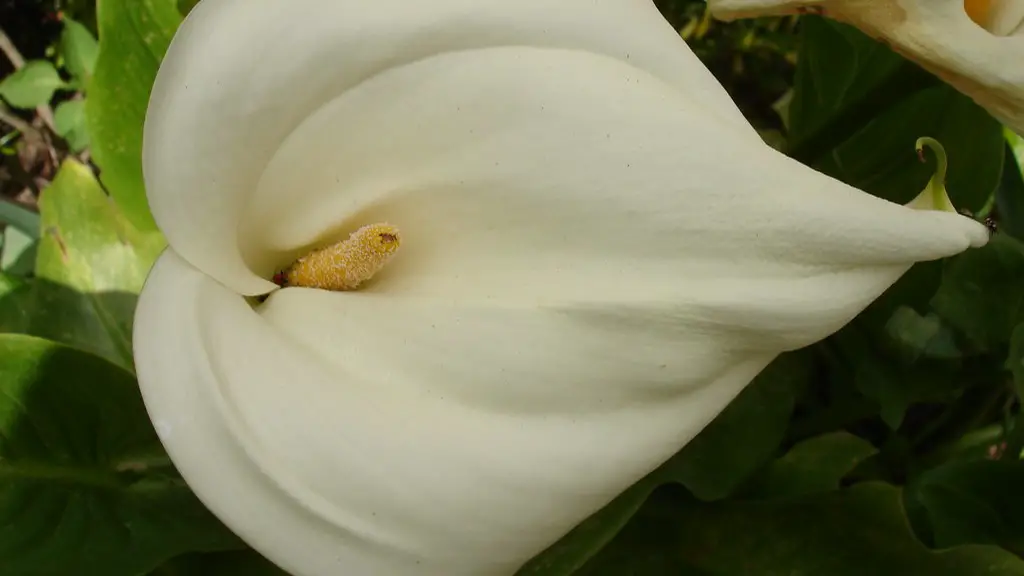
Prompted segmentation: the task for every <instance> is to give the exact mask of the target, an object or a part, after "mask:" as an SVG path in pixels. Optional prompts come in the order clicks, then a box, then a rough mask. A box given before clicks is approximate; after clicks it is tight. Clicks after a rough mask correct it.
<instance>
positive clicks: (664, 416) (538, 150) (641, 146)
mask: <svg viewBox="0 0 1024 576" xmlns="http://www.w3.org/2000/svg"><path fill="white" fill-rule="evenodd" d="M144 167H145V175H146V183H147V189H148V195H149V201H150V204H151V206H152V210H153V213H154V216H155V218H156V221H157V223H158V224H159V226H160V227H161V229H162V230H163V231H164V232H165V234H166V236H167V238H168V240H169V245H170V248H169V249H168V251H167V252H166V253H165V254H164V255H163V256H161V258H160V259H159V261H158V262H157V264H156V266H155V268H154V270H153V271H152V273H151V275H150V278H149V279H148V281H147V283H146V286H145V289H144V291H143V293H142V296H141V299H140V302H139V307H138V311H137V316H136V328H135V351H136V363H137V369H138V373H139V378H140V385H141V387H142V392H143V395H144V397H145V401H146V404H147V407H148V409H149V411H150V415H151V417H152V419H153V421H154V423H155V425H156V427H157V430H158V431H159V433H160V435H161V438H162V441H163V442H164V444H165V446H166V448H167V450H168V452H169V454H170V455H171V457H172V458H173V460H174V462H175V463H176V465H177V466H178V467H179V469H180V471H181V472H182V474H183V475H184V477H185V479H186V480H187V481H188V483H189V484H190V485H191V486H192V488H193V489H194V490H195V491H196V493H197V494H198V495H199V497H200V498H201V499H202V500H203V501H204V502H205V503H206V504H207V505H208V506H209V507H210V508H211V509H212V510H213V511H214V512H215V513H216V514H217V515H218V516H219V517H220V518H221V519H223V521H224V522H225V523H226V524H227V525H228V526H229V527H231V528H232V529H233V530H235V531H236V532H237V533H238V534H239V535H240V536H241V537H242V538H244V539H245V540H246V541H247V542H248V543H250V544H251V545H252V546H254V547H255V548H256V549H257V550H259V551H260V552H262V553H263V554H264V555H266V556H267V557H268V558H270V559H271V560H273V561H274V562H276V563H277V564H279V565H280V566H281V567H283V568H284V569H286V570H288V571H289V572H291V573H293V574H295V575H297V576H335V575H337V574H346V575H356V576H374V575H376V576H406V575H409V576H411V575H434V576H488V575H500V576H508V575H510V574H512V573H514V572H515V571H516V570H517V569H518V568H519V567H520V566H521V565H522V564H523V563H524V562H526V561H527V560H528V559H530V558H531V557H532V556H534V555H535V554H537V553H538V552H540V551H541V550H543V549H544V548H545V547H546V546H548V545H549V544H551V543H552V542H554V541H555V540H557V539H558V538H559V537H561V536H562V535H563V534H565V533H566V532H567V531H568V530H570V529H571V528H572V527H573V526H574V525H576V524H577V523H578V522H580V521H581V520H583V519H584V518H585V517H587V516H588V515H589V514H591V513H592V512H594V511H596V510H598V509H599V508H601V507H602V506H604V505H605V504H607V503H608V502H609V501H610V500H612V499H613V498H614V497H615V496H616V495H618V494H619V493H620V492H622V491H623V490H624V489H626V488H627V487H628V486H629V485H630V484H632V483H633V482H635V481H636V480H638V479H639V478H641V477H642V476H644V475H645V474H647V473H648V472H650V471H651V470H652V469H654V468H656V467H657V466H658V465H659V464H660V463H662V462H663V461H665V460H666V459H667V458H669V457H670V456H671V455H672V454H674V453H675V452H676V451H678V450H679V449H680V448H681V447H682V446H683V445H685V444H686V443H687V442H688V441H689V440H690V439H692V438H693V437H694V436H695V435H696V434H697V433H698V432H700V430H701V429H702V428H703V427H704V426H705V425H707V424H708V422H710V421H711V420H712V419H713V418H714V417H715V416H716V415H717V414H718V413H719V412H720V411H721V410H722V409H723V408H724V407H725V406H726V405H727V404H728V403H729V402H730V401H731V400H732V399H733V398H734V397H735V396H736V395H737V394H738V393H739V392H740V391H741V390H742V389H743V387H744V386H746V385H747V384H748V383H749V382H750V381H751V380H752V379H753V378H754V376H755V375H756V374H757V373H758V372H759V371H760V370H761V369H762V368H764V367H765V366H766V365H767V364H768V363H769V362H771V360H772V359H773V358H775V357H776V356H777V355H778V354H779V353H781V352H783V351H786V350H792V349H795V348H799V347H802V346H805V345H807V344H810V343H812V342H814V341H816V340H818V339H821V338H823V337H825V336H827V335H829V334H830V333H832V332H834V331H835V330H837V329H839V328H840V327H842V326H843V325H844V324H845V323H846V322H848V321H849V320H850V319H852V318H853V317H854V316H855V315H856V314H858V313H859V312H860V311H861V310H862V309H863V308H864V307H866V306H867V305H868V304H869V303H870V302H871V301H872V300H873V299H875V298H876V297H877V296H878V295H879V294H880V293H882V292H883V291H884V290H885V289H886V288H888V287H889V286H890V285H891V284H892V283H893V282H894V281H895V280H897V279H898V278H899V277H900V275H901V274H903V273H904V272H905V271H906V270H907V269H908V268H909V267H910V266H911V265H912V264H913V263H914V262H917V261H922V260H930V259H937V258H942V257H946V256H950V255H954V254H957V253H959V252H961V251H963V250H966V249H968V248H969V247H971V246H980V245H982V244H984V243H985V242H986V241H987V239H988V232H987V230H986V229H985V228H984V226H982V225H981V224H979V223H977V222H974V221H973V220H971V219H969V218H966V217H964V216H961V215H958V214H955V213H950V212H947V211H938V210H917V209H912V208H910V207H904V206H899V205H896V204H892V203H889V202H886V201H883V200H880V199H877V198H874V197H872V196H869V195H867V194H865V193H862V192H860V191H858V190H856V189H853V188H851V187H849V186H847V185H845V184H842V183H840V182H838V181H836V180H833V179H831V178H829V177H826V176H824V175H822V174H819V173H816V172H814V171H812V170H810V169H808V168H806V167H804V166H803V165H801V164H799V163H797V162H795V161H793V160H790V159H789V158H786V157H785V156H783V155H781V154H779V153H777V152H775V151H774V150H772V149H771V148H769V147H768V146H767V145H765V144H764V143H763V142H762V141H761V139H760V138H759V137H758V135H757V133H756V132H755V131H754V130H753V128H752V127H751V126H750V125H749V124H747V123H746V121H745V120H744V119H743V117H742V116H741V114H740V113H739V112H738V110H737V108H736V107H735V105H734V104H733V103H732V101H731V100H730V99H729V98H728V96H727V95H726V93H725V92H724V91H723V89H722V87H721V86H720V85H719V84H718V83H717V82H716V81H715V80H714V78H713V77H712V76H711V75H710V73H709V72H708V71H707V70H706V69H705V68H704V67H703V66H702V65H701V63H700V62H699V61H698V60H697V58H696V57H695V56H694V55H693V54H692V52H690V50H689V49H688V48H687V46H686V45H685V44H684V43H683V42H682V41H681V40H680V38H679V36H678V35H677V34H676V33H675V31H674V30H672V28H671V27H670V26H668V25H667V24H666V23H665V22H664V21H663V20H662V18H661V16H660V14H659V13H658V11H657V10H656V9H655V7H654V6H653V4H652V3H651V2H650V1H649V0H614V1H613V0H606V1H598V2H595V1H594V0H562V1H561V2H559V3H558V7H557V9H554V8H553V7H552V4H551V2H550V1H549V0H435V1H433V2H407V1H405V0H289V1H288V2H282V1H280V0H205V1H204V2H202V3H201V4H199V6H198V7H197V8H195V9H194V11H193V12H192V13H191V15H190V16H189V17H188V19H187V20H186V22H185V23H184V24H183V25H182V27H181V29H180V30H179V32H178V33H177V36H176V37H175V39H174V41H173V43H172V46H171V47H170V50H169V52H168V53H167V56H166V59H165V61H164V62H163V65H162V68H161V70H160V73H159V77H158V79H157V82H156V85H155V87H154V92H153V97H152V101H151V105H150V109H149V114H148V118H147V122H146V131H145V151H144ZM928 204H929V203H928V202H927V201H920V200H919V201H917V207H921V206H924V207H926V208H934V207H935V206H934V203H932V204H933V205H931V206H927V205H928ZM385 222H386V223H389V224H390V225H393V226H395V227H397V228H398V229H400V230H401V233H402V249H401V251H400V252H398V253H397V254H396V255H395V257H394V259H393V260H392V261H391V262H390V263H389V264H388V266H387V267H386V268H384V270H383V271H382V272H381V273H380V274H379V275H378V276H377V277H375V278H373V280H372V281H370V282H368V283H366V284H365V285H364V286H363V287H361V288H360V289H359V290H357V291H347V292H331V291H325V290H318V289H312V288H301V287H290V288H284V289H280V290H278V289H277V286H276V285H275V284H274V283H272V282H271V281H270V280H268V278H270V277H271V276H272V275H273V273H274V272H275V270H276V269H277V268H278V267H280V266H283V265H286V264H288V263H289V262H291V261H293V260H294V259H295V258H296V257H299V256H301V255H303V254H306V253H308V252H309V251H310V250H311V249H312V248H315V247H317V246H320V245H323V244H329V243H330V242H333V241H337V240H340V239H343V238H345V237H346V236H347V235H348V234H349V233H350V232H352V231H353V230H356V229H359V228H360V227H362V226H364V225H370V224H376V223H385ZM270 292H273V293H272V294H270V296H269V298H268V299H267V300H266V301H265V302H264V303H262V304H259V305H255V304H252V303H251V302H252V301H251V300H249V299H247V298H246V296H252V295H259V294H266V293H270Z"/></svg>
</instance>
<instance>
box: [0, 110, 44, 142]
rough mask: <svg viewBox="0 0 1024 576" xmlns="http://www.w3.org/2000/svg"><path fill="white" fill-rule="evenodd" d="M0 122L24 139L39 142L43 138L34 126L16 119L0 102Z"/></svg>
mask: <svg viewBox="0 0 1024 576" xmlns="http://www.w3.org/2000/svg"><path fill="white" fill-rule="evenodd" d="M0 122H3V123H4V124H7V125H8V126H10V127H11V128H14V129H15V130H17V131H18V132H21V133H22V134H24V135H25V136H26V137H29V138H39V139H40V140H42V138H43V137H42V134H40V133H39V131H38V130H36V129H35V127H34V126H32V125H31V124H29V123H28V122H26V121H24V120H22V119H21V118H18V117H17V116H16V115H15V114H14V113H13V112H11V109H10V108H8V107H7V106H6V105H5V104H4V103H3V102H0Z"/></svg>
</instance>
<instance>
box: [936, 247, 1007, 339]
mask: <svg viewBox="0 0 1024 576" xmlns="http://www.w3.org/2000/svg"><path fill="white" fill-rule="evenodd" d="M1022 286H1024V244H1022V243H1021V242H1020V241H1018V240H1016V239H1014V238H1012V237H1010V236H1007V235H1005V234H996V235H994V236H993V237H992V240H991V241H990V242H989V243H988V245H986V246H985V247H983V248H979V249H975V250H969V251H967V252H965V253H963V254H961V255H959V256H957V257H956V258H954V259H953V260H952V262H950V264H949V265H948V266H947V267H946V269H945V271H944V273H943V278H942V285H941V286H940V287H939V291H938V293H936V294H935V297H934V298H933V299H932V306H933V307H934V309H935V311H936V312H937V313H938V314H939V315H940V316H942V318H943V319H944V320H945V321H946V322H948V323H949V324H950V325H952V326H954V327H956V328H957V329H959V330H962V331H963V332H965V333H966V334H967V335H968V336H970V337H971V339H972V340H974V341H975V342H977V343H978V344H980V345H981V346H983V347H986V348H988V349H992V348H995V347H998V346H1001V345H1004V344H1006V343H1007V342H1009V340H1010V334H1011V333H1012V332H1013V329H1014V328H1015V327H1016V326H1017V325H1018V324H1020V323H1021V322H1024V290H1021V287H1022Z"/></svg>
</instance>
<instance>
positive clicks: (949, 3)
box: [708, 0, 1024, 134]
mask: <svg viewBox="0 0 1024 576" xmlns="http://www.w3.org/2000/svg"><path fill="white" fill-rule="evenodd" d="M708 7H709V9H710V10H711V12H712V14H714V15H715V16H716V17H718V18H721V19H723V20H735V19H738V18H745V17H753V16H769V15H778V14H795V13H800V12H807V11H813V12H819V13H822V14H824V15H826V16H828V17H830V18H834V19H836V20H839V21H842V22H846V23H848V24H852V25H854V26H856V27H858V28H860V29H861V30H863V31H864V32H865V33H866V34H868V35H870V36H872V37H874V38H877V39H880V40H882V41H884V42H886V43H888V44H889V45H890V46H892V48H893V49H894V50H896V51H898V52H900V53H901V54H903V55H904V56H906V57H907V58H910V59H911V60H914V61H916V62H918V63H919V64H921V66H922V67H924V68H925V69H927V70H928V71H930V72H932V73H934V74H935V75H937V76H939V77H940V78H942V79H943V80H945V81H947V82H949V83H950V84H951V85H953V86H954V87H956V88H957V89H958V90H960V91H961V92H963V93H964V94H966V95H968V96H970V97H971V98H973V99H974V100H975V101H976V102H977V103H978V104H980V105H981V106H983V107H985V108H986V109H987V110H988V111H989V112H990V113H991V114H992V115H993V116H995V117H996V118H998V119H999V120H1000V121H1001V122H1003V123H1005V124H1006V125H1007V126H1009V127H1010V128H1012V129H1013V130H1015V131H1016V132H1017V133H1018V134H1024V64H1022V63H1024V1H1022V0H708Z"/></svg>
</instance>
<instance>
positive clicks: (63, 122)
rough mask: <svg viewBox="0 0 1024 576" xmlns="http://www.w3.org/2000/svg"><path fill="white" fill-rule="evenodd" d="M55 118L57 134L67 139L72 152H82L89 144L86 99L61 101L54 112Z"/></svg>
mask: <svg viewBox="0 0 1024 576" xmlns="http://www.w3.org/2000/svg"><path fill="white" fill-rule="evenodd" d="M53 120H54V125H55V127H56V128H57V135H58V136H60V137H61V138H63V139H64V140H66V141H67V143H68V146H70V147H71V151H72V152H81V151H82V150H85V149H86V148H87V147H88V146H89V130H88V128H87V127H86V125H85V101H84V100H68V101H66V102H61V103H60V104H59V105H57V109H56V110H55V111H54V113H53Z"/></svg>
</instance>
